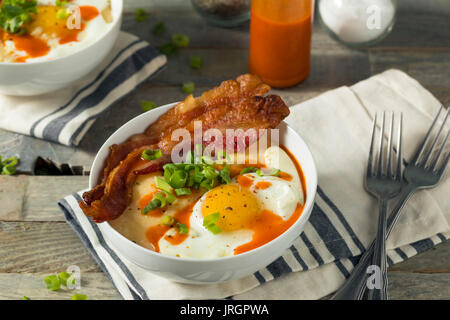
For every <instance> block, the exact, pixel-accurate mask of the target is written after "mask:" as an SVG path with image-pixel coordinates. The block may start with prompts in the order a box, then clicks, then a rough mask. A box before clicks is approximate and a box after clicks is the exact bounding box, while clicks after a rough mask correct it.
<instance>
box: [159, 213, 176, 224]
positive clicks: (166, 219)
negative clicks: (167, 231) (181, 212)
mask: <svg viewBox="0 0 450 320" xmlns="http://www.w3.org/2000/svg"><path fill="white" fill-rule="evenodd" d="M174 223H175V219H174V218H173V217H172V216H169V215H165V216H164V217H162V219H161V224H162V225H165V226H168V227H171V226H172V225H173V224H174Z"/></svg>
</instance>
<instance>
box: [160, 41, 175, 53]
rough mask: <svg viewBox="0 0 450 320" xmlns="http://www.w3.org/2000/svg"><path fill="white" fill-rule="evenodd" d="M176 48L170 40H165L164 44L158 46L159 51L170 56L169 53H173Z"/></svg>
mask: <svg viewBox="0 0 450 320" xmlns="http://www.w3.org/2000/svg"><path fill="white" fill-rule="evenodd" d="M175 50H176V47H175V46H174V44H173V43H172V42H167V43H165V44H163V45H162V46H161V47H159V52H161V53H162V54H165V55H166V56H170V55H171V54H173V53H174V52H175Z"/></svg>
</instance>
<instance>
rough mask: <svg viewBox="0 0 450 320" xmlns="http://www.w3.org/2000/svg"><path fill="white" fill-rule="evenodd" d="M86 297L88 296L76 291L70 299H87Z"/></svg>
mask: <svg viewBox="0 0 450 320" xmlns="http://www.w3.org/2000/svg"><path fill="white" fill-rule="evenodd" d="M87 299H88V297H87V295H85V294H80V293H77V294H74V295H73V296H72V300H87Z"/></svg>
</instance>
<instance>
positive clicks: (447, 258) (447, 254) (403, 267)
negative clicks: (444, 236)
mask: <svg viewBox="0 0 450 320" xmlns="http://www.w3.org/2000/svg"><path fill="white" fill-rule="evenodd" d="M389 271H395V272H397V271H402V272H414V273H450V241H446V242H444V243H441V244H439V245H437V246H436V247H434V248H431V249H430V250H428V251H425V252H422V253H421V254H418V255H417V256H414V257H412V258H411V259H409V260H406V261H404V262H401V263H399V264H396V265H394V266H392V267H391V268H389ZM449 285H450V283H449Z"/></svg>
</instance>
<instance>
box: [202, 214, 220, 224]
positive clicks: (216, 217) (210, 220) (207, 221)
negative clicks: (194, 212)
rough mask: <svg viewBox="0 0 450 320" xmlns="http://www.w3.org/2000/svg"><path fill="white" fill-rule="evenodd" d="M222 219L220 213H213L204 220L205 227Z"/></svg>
mask: <svg viewBox="0 0 450 320" xmlns="http://www.w3.org/2000/svg"><path fill="white" fill-rule="evenodd" d="M219 218H220V212H216V213H211V214H209V215H207V216H206V217H204V218H203V226H204V227H206V226H207V225H209V224H211V223H216V222H217V221H219Z"/></svg>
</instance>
